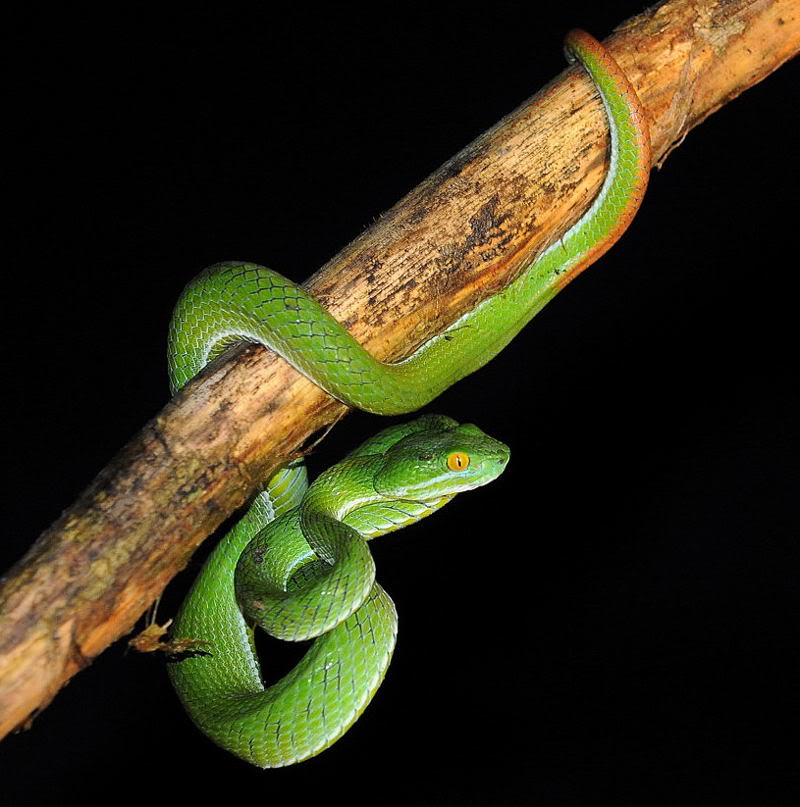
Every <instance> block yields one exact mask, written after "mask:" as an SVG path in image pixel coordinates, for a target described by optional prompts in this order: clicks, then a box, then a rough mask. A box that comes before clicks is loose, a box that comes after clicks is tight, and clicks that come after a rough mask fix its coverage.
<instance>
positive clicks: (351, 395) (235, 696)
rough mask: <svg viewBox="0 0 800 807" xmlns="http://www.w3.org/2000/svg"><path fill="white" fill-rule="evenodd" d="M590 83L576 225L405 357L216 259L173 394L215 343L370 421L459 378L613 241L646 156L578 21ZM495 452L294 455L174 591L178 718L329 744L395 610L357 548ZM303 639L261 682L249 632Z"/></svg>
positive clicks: (317, 747)
mask: <svg viewBox="0 0 800 807" xmlns="http://www.w3.org/2000/svg"><path fill="white" fill-rule="evenodd" d="M566 51H567V56H568V58H570V60H573V59H577V60H578V61H579V62H580V63H581V64H582V65H583V67H584V68H585V69H586V70H587V72H588V73H589V75H590V76H591V78H592V80H593V81H594V83H595V85H596V87H597V89H598V90H599V92H600V96H601V98H602V101H603V104H604V107H605V109H606V114H607V117H608V121H609V131H610V141H611V145H610V159H609V170H608V173H607V175H606V178H605V180H604V182H603V185H602V187H601V189H600V192H599V193H598V195H597V197H596V198H595V200H594V201H593V202H592V204H591V206H590V207H589V209H588V210H587V211H586V213H585V214H584V215H583V216H582V217H581V219H580V220H579V221H578V222H577V223H576V224H575V225H573V226H572V227H571V228H570V229H569V230H568V231H567V232H566V233H565V234H564V236H563V237H562V238H561V239H560V240H558V241H557V242H556V243H555V244H553V245H552V246H551V247H549V248H548V249H546V250H545V251H544V252H542V253H541V254H540V255H539V256H538V257H537V258H536V259H535V260H534V261H533V262H532V263H531V264H530V266H528V267H527V268H526V269H525V270H524V271H523V272H522V273H521V274H520V276H519V277H518V278H517V279H516V280H515V281H514V282H513V283H512V284H511V285H510V286H508V287H507V288H506V289H504V290H503V291H502V292H500V293H499V294H497V295H495V296H494V297H491V298H489V299H487V300H485V301H484V302H482V303H481V304H480V305H478V306H477V307H476V308H475V309H473V310H472V311H470V312H469V313H467V314H465V315H464V316H462V317H461V318H460V319H459V320H457V321H456V322H454V323H453V324H452V325H451V326H450V327H449V328H448V329H447V330H446V331H445V332H444V333H442V334H440V335H439V336H438V337H435V338H434V339H431V340H430V341H429V342H427V343H426V344H424V345H423V346H422V347H420V348H419V349H418V350H417V351H416V352H415V353H414V354H413V355H412V356H411V357H410V358H408V359H406V360H405V361H403V362H400V363H397V364H384V363H382V362H379V361H377V360H376V359H375V358H373V357H372V356H371V355H370V354H369V353H368V352H367V351H366V350H365V349H364V348H362V347H361V345H359V344H358V343H357V342H356V341H355V340H354V339H353V338H352V337H351V336H350V335H349V334H348V333H347V331H346V330H345V329H344V328H343V327H342V326H341V325H340V324H339V323H338V322H336V321H335V320H334V319H333V318H332V317H331V316H330V315H329V314H328V313H327V311H326V310H325V309H324V308H322V306H320V305H319V303H317V302H316V301H315V300H313V298H311V297H309V296H308V295H307V294H306V292H304V291H303V290H302V289H301V288H300V287H298V286H296V285H294V284H293V283H292V282H291V281H289V280H287V279H285V278H283V277H282V276H281V275H279V274H277V273H276V272H273V271H271V270H269V269H267V268H265V267H262V266H258V265H256V264H251V263H224V264H217V265H215V266H212V267H209V268H208V269H206V270H205V271H204V272H202V273H201V274H200V275H199V276H198V277H197V278H195V280H194V281H192V283H190V285H189V286H188V287H187V288H186V290H185V291H184V293H183V295H182V296H181V298H180V300H179V302H178V304H177V306H176V309H175V313H174V315H173V320H172V324H171V327H170V345H169V369H170V382H171V386H172V390H173V392H174V391H177V390H178V389H180V388H181V387H182V386H183V385H184V384H185V383H186V382H187V381H188V380H189V379H191V378H192V377H193V376H194V375H196V374H197V373H198V372H199V371H200V370H201V369H202V368H203V366H204V365H205V364H206V363H207V362H208V361H209V360H210V359H211V358H213V357H214V356H216V355H218V354H219V353H220V352H221V351H222V350H224V349H225V348H226V347H227V346H228V345H229V344H230V343H231V342H233V341H238V340H241V339H246V340H250V341H255V342H260V343H263V344H265V345H266V346H267V347H270V348H272V349H273V350H275V351H276V352H278V353H280V354H281V355H282V356H283V357H284V358H285V359H286V360H287V361H289V362H290V363H291V364H293V365H294V366H295V367H296V368H297V369H298V370H300V371H301V372H302V373H304V374H305V375H307V376H308V377H309V378H311V380H312V381H314V382H315V383H316V384H317V385H318V386H320V387H322V388H323V389H325V390H326V391H327V392H329V393H330V394H331V395H333V396H334V397H336V398H338V399H339V400H341V401H343V402H344V403H346V404H348V405H350V406H353V407H356V408H359V409H364V410H367V411H370V412H375V413H378V414H387V415H388V414H398V413H403V412H410V411H413V410H415V409H418V408H420V407H421V406H424V405H425V404H426V403H428V402H429V401H430V400H432V399H433V398H435V397H436V396H437V395H438V394H439V393H441V392H442V391H443V390H444V389H446V388H447V387H449V386H450V385H451V384H453V383H455V382H456V381H458V380H459V379H460V378H463V377H464V376H466V375H468V374H469V373H472V372H474V371H475V370H477V369H478V368H480V367H481V366H483V365H484V364H485V363H486V362H487V361H489V360H490V359H491V358H492V357H493V356H495V355H496V354H497V353H498V352H499V351H500V350H502V348H503V347H504V346H505V345H506V344H507V343H508V342H509V341H510V340H511V339H512V338H513V337H514V336H515V335H516V334H517V333H518V332H519V330H520V329H521V328H522V327H523V326H524V325H525V324H526V323H527V322H528V321H529V320H530V319H531V317H533V315H534V314H535V313H536V312H537V311H538V310H539V309H540V308H541V307H542V306H543V305H544V304H545V303H546V302H547V301H548V300H549V299H551V298H552V297H553V296H554V295H555V294H556V293H557V292H558V291H559V290H560V289H561V288H563V286H564V285H566V283H567V282H568V281H569V280H570V279H572V278H573V277H575V276H576V275H577V274H578V273H579V272H580V271H581V270H582V269H583V268H585V266H587V265H588V264H589V263H591V262H592V261H593V260H595V259H596V258H597V257H599V256H600V255H601V254H602V253H603V252H605V251H606V250H607V249H608V248H609V247H610V246H611V245H612V244H613V243H614V242H615V241H616V240H617V238H619V236H620V235H621V234H622V232H623V231H624V230H625V228H626V227H627V225H628V224H629V222H630V220H631V219H632V218H633V215H634V214H635V212H636V210H637V209H638V206H639V203H640V201H641V197H642V195H643V193H644V190H645V187H646V184H647V177H648V171H649V165H650V150H649V135H648V128H647V123H646V120H645V117H644V112H643V110H642V108H641V106H640V103H639V100H638V98H637V96H636V93H635V91H634V90H633V88H632V87H631V85H630V84H629V82H628V80H627V79H626V77H625V75H624V74H623V73H622V71H621V70H620V68H619V67H618V66H617V65H616V63H615V62H614V61H613V59H612V58H611V57H610V56H609V55H608V53H607V52H606V51H605V50H604V48H603V47H602V46H601V45H600V44H599V43H598V42H596V41H595V40H594V39H592V38H591V37H590V36H589V35H588V34H586V33H584V32H581V31H573V32H571V33H570V34H569V35H568V36H567V39H566ZM507 459H508V449H507V448H506V446H504V445H503V444H502V443H499V442H497V441H496V440H493V439H492V438H490V437H487V436H486V435H485V434H483V433H482V432H481V431H480V430H479V429H478V428H477V427H475V426H471V425H461V426H459V425H458V424H456V423H455V421H453V420H451V419H449V418H445V417H443V416H436V415H428V416H423V417H421V418H418V419H417V420H415V421H412V422H411V423H408V424H404V425H402V426H395V427H391V428H389V429H386V430H384V431H382V432H381V433H379V434H378V435H376V436H375V437H374V438H372V439H370V440H368V441H367V442H366V443H365V444H364V445H362V446H361V447H360V448H359V449H357V450H356V451H355V452H353V453H352V454H351V455H350V456H349V457H348V458H347V459H345V460H344V461H343V462H342V463H339V464H338V465H336V466H334V467H333V468H331V469H329V470H328V471H326V472H325V473H324V474H322V475H321V476H320V478H319V479H318V480H317V481H316V482H315V483H314V484H313V485H312V486H311V487H310V488H308V489H306V488H307V483H306V477H305V470H304V468H303V467H302V466H298V465H295V466H290V467H288V468H285V469H283V470H282V471H280V472H279V473H278V474H276V475H275V476H274V477H273V478H272V479H271V480H270V481H269V482H268V483H267V485H266V486H265V489H264V491H263V492H262V493H261V494H259V496H257V497H256V499H255V500H254V502H253V504H252V505H251V507H250V509H249V510H248V512H247V513H246V515H245V516H244V517H243V518H242V519H241V521H240V522H239V523H238V524H237V525H236V526H235V527H234V528H233V529H232V530H231V532H230V533H228V535H226V536H225V538H223V540H222V542H221V543H220V545H219V546H218V547H217V548H216V549H215V550H214V552H213V553H212V554H211V556H210V557H209V559H208V561H207V563H206V565H205V566H204V568H203V570H202V572H201V573H200V576H199V577H198V579H197V580H196V582H195V584H194V587H193V588H192V590H191V592H190V593H189V595H188V597H187V598H186V601H185V602H184V604H183V606H182V608H181V612H180V613H179V615H178V617H177V619H176V622H175V626H174V628H173V631H172V635H173V638H193V639H199V640H202V641H204V642H207V643H208V645H207V650H208V652H207V653H202V654H197V655H194V656H192V657H189V658H184V659H182V660H180V661H178V662H176V663H173V664H171V665H170V667H169V672H170V678H171V680H172V683H173V685H174V686H175V689H176V691H177V692H178V694H179V696H180V698H181V700H182V702H183V704H184V706H185V708H186V710H187V711H188V713H189V715H190V716H191V718H192V719H193V720H194V722H195V723H196V724H197V725H198V726H199V727H200V729H201V730H203V731H204V732H205V733H206V734H207V735H208V736H209V737H211V738H212V739H213V740H214V741H215V742H217V743H218V744H220V745H221V746H223V747H224V748H226V749H228V750H229V751H231V752H232V753H234V754H236V755H238V756H240V757H241V758H242V759H245V760H247V761H248V762H251V763H253V764H256V765H259V766H261V767H278V766H282V765H289V764H292V763H294V762H298V761H300V760H303V759H307V758H308V757H311V756H313V755H314V754H316V753H318V752H319V751H321V750H322V749H324V748H326V747H327V746H329V745H330V744H331V743H332V742H334V741H335V740H336V739H337V738H338V737H340V736H341V735H342V734H343V733H344V732H345V731H346V730H347V728H349V726H350V725H351V724H352V723H353V722H354V721H355V719H356V718H357V717H358V715H359V714H360V713H361V711H362V710H363V709H364V708H365V706H366V704H367V703H368V702H369V700H370V698H371V697H372V695H373V694H374V692H375V690H376V689H377V687H378V685H379V684H380V682H381V680H382V678H383V675H384V673H385V670H386V667H387V665H388V663H389V659H390V657H391V653H392V649H393V647H394V642H395V636H396V625H397V623H396V615H395V611H394V606H393V604H392V602H391V600H390V599H389V597H388V596H387V595H386V593H385V592H384V591H383V589H381V588H380V586H379V585H378V584H377V583H375V581H374V577H375V570H374V564H373V562H372V558H371V555H370V553H369V550H368V548H367V545H366V543H365V541H367V540H369V539H370V538H373V537H375V536H376V535H382V534H384V533H386V532H389V531H392V530H395V529H399V528H400V527H403V526H406V525H408V524H410V523H413V522H414V521H417V520H419V519H420V518H422V517H424V516H426V515H428V514H429V513H431V512H434V511H435V510H437V509H439V508H440V507H441V506H443V505H444V504H446V503H447V502H448V501H450V499H452V497H453V496H454V495H455V494H457V493H459V492H461V491H464V490H469V489H471V488H474V487H477V486H479V485H483V484H486V483H487V482H489V481H491V480H492V479H494V478H496V477H497V476H498V475H499V474H500V473H501V472H502V470H503V469H504V467H505V464H506V461H507ZM254 624H259V625H261V626H262V627H263V628H264V629H265V630H267V631H268V632H269V633H272V634H273V635H275V636H277V637H279V638H284V639H289V640H302V639H308V638H312V637H319V638H316V640H315V642H314V643H313V644H312V646H311V648H310V649H309V651H308V652H307V653H306V655H305V656H304V658H303V659H302V661H301V662H300V664H299V665H298V666H297V667H295V669H294V670H292V671H291V672H290V673H289V674H288V675H287V676H285V677H284V678H283V679H281V680H280V681H279V682H277V683H276V684H273V685H272V686H270V687H265V686H264V684H263V683H262V679H261V674H260V670H259V666H258V661H257V658H256V655H255V650H254V646H253V635H252V625H254Z"/></svg>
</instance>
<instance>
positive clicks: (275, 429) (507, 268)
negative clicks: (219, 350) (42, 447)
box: [0, 0, 800, 736]
mask: <svg viewBox="0 0 800 807" xmlns="http://www.w3.org/2000/svg"><path fill="white" fill-rule="evenodd" d="M607 45H608V46H609V47H610V49H611V51H612V53H613V54H614V56H615V57H616V59H617V60H618V61H619V63H620V65H621V66H622V68H623V69H624V70H625V71H626V72H627V74H628V75H629V77H630V78H631V80H632V81H633V83H634V84H635V86H636V87H637V89H638V92H639V95H640V97H641V98H642V101H643V103H644V105H645V107H646V108H647V109H648V111H649V114H650V118H651V129H652V141H653V152H654V159H655V160H656V162H657V163H659V164H661V163H662V162H663V161H664V159H665V158H666V156H667V155H668V154H669V153H670V151H671V150H672V148H674V147H675V144H679V143H680V142H681V140H682V139H683V137H685V135H686V133H687V132H688V131H689V130H690V129H691V128H692V127H694V126H696V125H697V124H698V123H700V122H701V121H702V120H704V118H705V117H707V116H708V115H709V114H711V113H712V112H713V111H714V110H716V109H718V108H719V107H720V106H721V105H723V104H725V103H726V102H727V101H729V100H731V99H733V98H735V97H736V96H737V95H738V94H739V93H741V92H742V91H744V90H745V89H747V88H748V87H750V86H752V85H753V84H755V83H757V82H758V81H760V80H761V79H762V78H764V77H765V76H767V75H768V74H769V73H770V72H772V71H773V70H775V69H777V68H778V67H779V66H780V65H781V64H782V63H783V62H784V61H786V60H787V59H789V58H791V57H792V56H793V55H795V54H796V53H797V51H798V49H800V0H672V1H671V2H665V3H662V4H660V5H659V6H657V7H655V8H653V9H650V10H648V11H646V12H645V13H644V14H642V15H640V16H638V17H636V18H634V19H632V20H629V21H628V22H626V23H624V24H623V25H622V26H621V27H620V28H619V29H618V31H617V32H616V33H615V34H614V35H613V36H612V37H611V38H610V39H609V40H608V42H607ZM606 145H607V143H606V125H605V120H604V116H603V113H602V110H601V107H600V105H599V103H598V102H597V101H596V100H595V99H594V93H593V90H592V87H591V84H590V82H589V81H588V79H586V78H585V77H584V76H583V75H581V73H580V72H579V71H578V70H577V69H572V70H570V71H565V72H564V73H563V74H562V75H561V76H560V77H559V78H558V79H557V80H555V81H554V82H552V83H551V84H550V85H549V86H548V87H546V88H545V89H544V90H543V91H542V92H540V93H539V94H538V95H536V96H535V97H534V98H533V99H531V100H530V101H527V102H525V103H524V104H523V105H522V106H520V107H519V108H518V109H517V110H515V111H514V112H512V113H511V114H510V115H508V116H507V117H506V118H504V119H503V120H502V121H500V122H499V123H498V124H497V125H496V126H494V127H493V128H492V129H490V130H489V131H487V132H486V133H484V134H483V135H482V136H481V137H479V138H478V139H477V140H476V141H475V142H474V143H472V144H470V145H469V146H467V148H465V149H464V150H463V151H462V152H461V153H459V154H457V155H456V156H455V157H454V158H452V159H451V160H450V161H449V162H448V163H446V164H445V165H444V166H442V168H441V169H439V170H438V171H437V172H436V173H435V174H434V175H432V176H431V177H430V178H428V179H427V180H426V181H425V182H423V183H422V184H421V185H420V186H419V187H417V188H416V189H414V190H413V191H412V192H411V193H410V194H408V196H406V197H405V198H404V199H402V200H401V201H400V202H399V203H398V204H397V205H396V206H395V207H394V208H392V210H390V211H389V212H388V213H387V214H386V215H385V216H383V217H382V218H381V219H380V220H379V221H378V222H376V223H375V225H374V226H372V227H371V228H370V229H369V230H368V231H366V232H365V233H364V234H363V235H362V236H360V237H359V238H358V239H356V241H354V242H353V243H352V244H350V245H349V246H348V247H347V248H346V249H344V250H343V251H342V252H341V253H340V254H339V255H337V256H336V257H335V258H334V259H333V260H331V261H330V262H329V263H328V264H327V265H326V266H325V267H324V268H323V269H322V270H320V271H319V272H318V273H317V274H316V275H314V277H312V278H311V279H310V280H309V281H308V283H307V288H308V289H309V291H311V292H312V293H313V294H314V295H316V296H317V297H318V298H319V299H320V300H321V301H322V302H323V303H324V304H325V305H326V306H327V307H328V308H329V309H330V310H331V312H332V313H333V315H334V316H335V317H336V318H337V319H339V320H340V321H341V322H343V323H344V324H345V325H346V326H347V327H348V328H349V329H350V330H351V331H352V332H353V334H354V335H355V337H356V338H357V339H359V340H360V341H361V342H363V343H364V344H365V345H366V346H367V347H368V348H369V349H370V350H371V351H373V352H374V353H375V354H376V355H378V356H379V357H381V358H383V359H398V358H400V357H402V356H405V355H408V354H409V353H410V352H412V351H413V349H414V348H415V347H416V346H417V345H419V344H420V343H421V342H423V341H424V340H426V339H427V338H429V337H430V336H432V335H433V334H435V333H437V332H439V331H441V330H442V329H443V328H444V327H445V326H446V325H447V324H448V323H450V322H451V321H453V320H454V319H455V318H457V317H458V316H459V315H460V314H462V313H463V312H464V311H466V310H468V309H470V308H471V307H473V306H474V305H475V304H476V303H477V302H478V301H479V300H480V299H482V298H484V297H486V296H488V295H490V294H492V293H494V292H496V291H497V290H498V289H500V288H502V287H503V286H504V285H506V284H507V283H508V282H509V281H510V280H511V279H513V277H514V275H515V272H517V271H518V270H519V269H520V267H521V266H522V264H523V263H524V261H525V260H526V259H528V258H530V256H531V255H532V254H534V253H535V252H536V251H537V250H539V249H541V247H542V246H543V245H544V244H545V243H546V242H547V240H548V239H552V238H553V237H554V236H557V235H558V234H559V233H560V232H563V230H564V229H565V228H566V227H567V226H569V224H570V223H571V222H572V221H574V220H575V219H576V218H577V217H578V216H579V215H580V213H581V211H582V210H583V209H584V208H585V206H586V204H587V203H588V202H589V200H590V199H591V198H592V197H593V195H594V194H595V193H596V191H597V189H598V188H599V186H600V183H601V181H602V177H603V172H604V170H605V168H604V162H605V152H606ZM343 411H344V407H342V406H341V405H340V404H338V403H337V402H335V401H333V400H331V399H330V398H329V397H328V396H326V395H325V394H323V393H321V392H320V391H319V390H318V389H317V388H315V387H314V386H313V385H312V384H311V383H309V382H308V381H306V380H305V379H304V378H302V377H301V376H299V375H298V374H297V373H296V372H295V371H293V370H292V369H291V368H290V367H288V366H287V365H286V364H285V363H283V362H281V361H280V360H277V359H275V357H273V356H272V355H270V354H269V353H268V352H267V351H265V350H263V349H262V348H260V347H256V346H250V347H246V348H239V349H236V350H235V351H233V352H232V353H231V354H229V355H227V356H225V357H222V358H221V359H220V360H218V361H217V362H216V363H215V364H214V365H212V366H211V367H210V368H208V370H207V371H206V372H205V373H204V374H203V375H202V376H201V377H200V378H199V379H197V380H196V381H195V382H193V383H192V384H190V385H189V386H188V387H187V388H186V389H185V390H184V391H183V392H182V393H181V394H180V395H179V396H178V397H177V398H176V400H174V401H173V402H171V403H169V404H168V405H167V406H166V407H165V408H164V410H163V411H162V412H161V413H160V414H159V415H158V416H157V417H156V418H155V419H154V420H153V421H151V422H150V423H148V424H147V425H146V426H145V427H144V428H143V429H142V431H141V432H140V434H139V435H138V436H137V437H136V438H134V440H132V441H131V443H130V444H129V445H128V446H126V447H125V448H124V449H123V450H122V451H121V452H120V453H119V454H118V456H117V457H116V458H115V459H114V461H113V462H112V463H111V465H109V467H108V468H106V469H105V470H103V471H102V472H101V473H100V475H99V476H98V477H97V479H96V480H95V481H94V482H93V483H92V484H91V485H90V487H89V488H88V489H87V490H86V491H85V493H84V494H83V495H82V496H81V497H80V499H79V500H78V501H77V502H76V503H75V504H74V505H73V506H72V507H71V508H70V509H69V510H68V511H66V512H65V513H64V514H63V516H62V517H61V518H60V519H59V520H58V521H57V522H56V523H55V524H54V525H53V526H52V527H51V528H50V529H49V530H47V531H46V532H45V533H44V534H43V535H42V536H41V537H40V538H39V539H38V541H37V542H36V543H35V545H34V546H33V547H32V549H31V550H30V552H29V553H28V554H27V555H26V556H25V557H24V558H23V559H22V560H21V561H20V562H19V563H18V564H17V565H16V566H15V567H14V568H13V569H12V570H11V571H10V572H9V573H8V575H7V576H6V577H5V578H4V579H3V581H2V587H1V588H0V625H2V632H1V633H0V736H3V735H4V734H5V733H7V732H8V731H10V730H11V729H13V728H14V727H15V726H18V725H20V724H21V723H22V722H23V721H25V720H26V718H28V716H29V715H31V713H33V712H35V711H36V710H40V709H42V708H43V707H44V706H45V705H46V704H47V703H48V702H49V700H50V699H51V698H52V697H53V696H54V695H55V694H56V692H57V691H58V689H59V688H60V687H61V686H62V685H63V683H64V682H65V681H66V680H68V679H69V678H70V676H72V675H73V674H74V673H75V672H77V671H78V670H80V669H81V668H82V667H83V666H85V665H86V664H88V663H89V662H90V661H91V659H92V658H93V657H94V656H96V655H97V654H99V653H100V652H101V651H102V650H103V649H104V648H105V647H106V646H107V645H108V644H109V643H110V642H112V641H114V640H115V639H116V638H118V637H119V636H121V635H122V634H124V633H126V632H127V631H128V630H130V628H131V627H132V626H133V625H134V623H135V621H136V619H137V618H138V617H139V616H140V614H141V613H142V612H143V611H144V609H145V608H146V607H147V606H148V605H149V604H150V603H151V602H152V601H153V599H154V598H155V597H156V596H157V595H158V594H159V592H160V591H161V590H162V589H163V587H164V586H165V585H166V584H167V583H168V582H169V580H170V579H171V578H172V577H173V575H174V574H175V573H176V572H178V571H179V570H180V569H181V568H183V566H184V565H185V564H186V562H187V560H188V558H189V556H190V555H191V553H192V551H193V550H194V549H195V548H196V547H197V546H198V544H199V543H200V542H201V541H202V540H203V539H204V538H205V537H206V536H207V535H208V534H210V533H211V532H212V531H213V530H214V529H215V528H216V527H217V526H218V525H219V524H220V522H221V521H222V520H223V519H224V518H225V517H226V516H227V515H228V514H230V513H231V512H232V511H233V510H234V509H235V508H237V507H239V506H240V505H241V504H242V503H243V502H244V501H245V500H246V499H247V497H248V496H249V495H250V494H251V493H252V491H253V489H254V488H255V486H256V485H257V483H258V482H259V481H260V480H261V479H263V478H264V476H265V475H266V474H267V473H268V472H269V471H270V469H272V468H274V467H275V466H276V465H277V464H279V463H280V462H281V461H283V460H285V459H286V458H287V457H289V456H291V455H292V453H293V452H294V451H296V449H297V447H298V446H299V445H301V444H302V443H303V441H304V440H306V439H307V438H308V436H309V435H310V434H312V433H313V432H314V431H316V430H317V429H319V428H321V427H322V426H324V425H325V424H327V423H330V422H331V421H332V420H333V419H335V418H337V417H339V416H340V415H341V414H342V412H343Z"/></svg>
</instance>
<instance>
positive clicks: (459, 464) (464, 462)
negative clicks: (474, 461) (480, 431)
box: [447, 451, 469, 471]
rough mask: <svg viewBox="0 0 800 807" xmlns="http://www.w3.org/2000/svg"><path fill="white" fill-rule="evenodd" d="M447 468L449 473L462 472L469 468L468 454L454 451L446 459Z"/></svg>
mask: <svg viewBox="0 0 800 807" xmlns="http://www.w3.org/2000/svg"><path fill="white" fill-rule="evenodd" d="M447 467H448V468H449V469H450V470H451V471H464V470H466V469H467V468H468V467H469V454H465V453H464V452H463V451H456V452H455V454H451V455H450V456H449V457H448V458H447Z"/></svg>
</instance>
